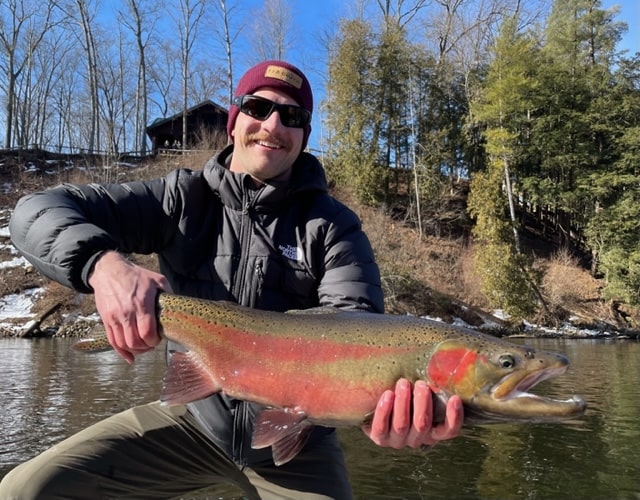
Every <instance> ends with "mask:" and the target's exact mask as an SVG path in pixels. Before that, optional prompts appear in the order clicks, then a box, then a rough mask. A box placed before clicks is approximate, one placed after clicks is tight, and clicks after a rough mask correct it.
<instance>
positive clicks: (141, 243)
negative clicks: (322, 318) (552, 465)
mask: <svg viewBox="0 0 640 500" xmlns="http://www.w3.org/2000/svg"><path fill="white" fill-rule="evenodd" d="M235 96H236V97H235V99H234V100H233V103H232V105H231V107H230V111H229V121H228V125H227V131H228V134H229V138H230V141H231V143H232V144H230V145H229V146H228V147H227V148H226V149H224V150H223V151H222V152H221V153H220V154H218V155H217V156H216V157H214V158H212V159H211V160H210V161H209V162H208V163H207V164H206V165H205V167H204V169H203V171H198V172H192V171H188V170H177V171H175V172H172V173H170V174H169V175H167V176H166V177H164V178H161V179H157V180H153V181H146V182H132V183H127V184H122V185H86V186H85V185H82V186H81V185H63V186H59V187H57V188H55V189H52V190H48V191H45V192H40V193H35V194H33V195H30V196H27V197H25V198H23V199H22V200H21V201H20V202H19V203H18V205H17V206H16V209H15V211H14V215H13V217H12V220H11V225H10V229H11V235H12V239H13V242H14V244H15V246H16V247H17V248H18V249H19V250H20V251H21V252H22V253H23V254H24V255H25V256H26V257H27V258H28V259H29V260H30V261H31V262H32V263H33V264H34V266H35V267H36V268H37V269H39V270H40V271H41V272H43V273H44V274H45V275H47V276H48V277H50V278H52V279H54V280H56V281H59V282H61V283H63V284H65V285H68V286H71V287H74V288H75V289H77V290H79V291H83V292H92V293H94V294H95V302H96V307H97V310H98V312H99V313H100V316H101V318H102V320H103V322H104V325H105V329H106V331H107V336H108V338H109V342H110V343H111V345H112V346H113V347H114V349H115V350H116V351H117V352H118V353H119V354H120V355H121V356H122V357H124V358H125V359H126V360H127V361H129V362H133V361H134V359H135V356H137V355H138V354H141V353H143V352H146V351H148V350H150V349H153V348H154V347H155V346H156V345H157V344H158V343H159V341H160V339H159V336H158V333H157V331H156V317H155V310H154V307H155V298H156V295H157V293H158V291H159V290H165V291H172V292H175V293H179V294H182V295H189V296H197V297H202V298H207V299H215V300H232V301H235V302H238V303H240V304H243V305H245V306H250V307H256V308H261V309H271V310H277V311H285V310H288V309H304V308H309V307H315V306H319V305H323V306H333V307H339V308H344V309H354V310H355V309H359V310H367V311H374V312H382V311H383V300H382V292H381V288H380V277H379V273H378V268H377V266H376V264H375V262H374V258H373V252H372V250H371V246H370V244H369V241H368V239H367V238H366V236H365V235H364V233H363V232H362V230H361V227H360V223H359V221H358V219H357V217H356V216H355V214H354V213H353V212H352V211H351V210H349V209H348V208H346V207H345V206H344V205H342V204H341V203H339V202H338V201H336V200H335V199H333V198H331V197H330V196H329V195H328V193H327V186H326V180H325V177H324V174H323V170H322V167H321V166H320V164H319V162H318V161H317V159H316V158H315V157H313V156H312V155H310V154H308V153H305V152H303V150H304V148H305V146H306V143H307V140H308V138H309V132H310V130H311V128H310V122H311V113H312V110H313V97H312V92H311V88H310V86H309V82H308V80H307V78H306V77H305V75H304V74H303V73H302V72H301V71H300V70H299V69H298V68H296V67H295V66H292V65H290V64H288V63H286V62H283V61H265V62H263V63H260V64H258V65H256V66H254V67H253V68H251V69H249V71H247V73H246V74H245V75H244V76H243V77H242V78H241V80H240V82H239V84H238V88H237V90H236V93H235ZM130 252H137V253H152V252H155V253H157V254H158V258H159V264H160V270H161V274H158V273H155V272H152V271H150V270H147V269H144V268H141V267H139V266H137V265H134V264H132V263H131V262H129V261H128V260H127V259H126V258H125V257H124V255H123V254H126V253H130ZM172 348H179V347H178V346H172ZM431 405H432V403H431V395H430V392H429V389H428V388H427V386H426V384H424V383H416V384H415V387H413V388H412V387H411V384H410V383H409V382H408V381H407V380H400V381H399V382H398V384H397V387H396V389H395V392H394V391H387V392H386V393H385V394H382V395H381V398H380V401H379V404H378V407H377V409H376V411H375V415H374V418H373V420H372V423H371V424H370V425H369V426H367V427H365V428H364V429H363V430H364V432H365V433H366V434H367V435H368V436H369V437H370V438H371V439H372V440H373V441H374V442H375V443H377V444H379V445H381V446H390V447H394V448H401V447H404V446H411V447H419V446H422V445H431V444H434V443H436V442H437V441H439V440H442V439H449V438H451V437H454V436H455V435H457V434H458V432H459V429H460V426H461V423H462V406H461V403H460V400H459V398H452V399H451V401H450V402H449V404H448V406H447V416H446V420H445V422H444V423H443V424H440V425H438V426H433V427H432V426H431V414H432V406H431ZM258 409H259V408H258V407H257V405H255V404H251V403H246V402H243V401H238V400H234V399H232V398H229V397H226V396H223V395H220V394H217V395H214V396H211V397H209V398H206V399H204V400H201V401H198V402H195V403H191V404H188V405H187V406H177V407H169V408H167V407H163V406H160V405H159V404H158V403H151V404H149V405H144V406H140V407H137V408H133V409H131V410H128V411H125V412H123V413H121V414H118V415H114V416H112V417H110V418H108V419H106V420H104V421H103V422H99V423H98V424H95V425H93V426H91V427H89V428H88V429H86V430H84V431H82V432H80V433H79V434H77V435H75V436H72V437H71V438H69V439H67V440H65V441H63V442H62V443H60V444H59V445H57V446H55V447H53V448H52V449H51V450H48V451H46V452H44V453H43V454H42V455H40V456H39V457H36V458H35V459H33V460H31V461H29V462H27V463H25V464H22V465H21V466H19V467H17V468H16V469H14V471H12V472H11V473H9V474H8V476H7V477H6V478H5V480H4V481H3V482H2V484H1V485H0V498H3V499H7V498H71V497H76V498H77V497H81V498H105V497H107V498H167V497H171V496H178V495H181V494H185V493H188V492H190V491H193V490H196V489H199V488H203V487H207V486H208V485H211V484H214V483H217V482H222V481H230V482H232V483H235V484H236V485H238V486H239V487H240V488H242V489H243V490H244V491H245V494H246V495H247V496H248V497H249V498H296V499H304V498H309V499H312V498H340V499H344V498H350V496H351V489H350V486H349V482H348V477H347V473H346V470H345V466H344V460H343V456H342V451H341V450H340V447H339V444H338V441H337V438H336V434H335V432H334V430H333V429H328V428H324V427H317V428H315V429H314V431H313V433H312V436H311V438H310V439H309V442H308V443H307V444H306V445H305V448H304V449H303V450H302V452H301V453H300V454H299V455H298V456H296V457H295V458H294V459H293V460H292V461H291V462H289V463H287V464H284V465H282V466H280V467H276V466H275V465H274V464H273V461H272V459H271V455H270V450H269V449H266V450H253V449H251V446H250V443H251V433H252V425H253V418H254V416H255V414H256V411H257V410H258Z"/></svg>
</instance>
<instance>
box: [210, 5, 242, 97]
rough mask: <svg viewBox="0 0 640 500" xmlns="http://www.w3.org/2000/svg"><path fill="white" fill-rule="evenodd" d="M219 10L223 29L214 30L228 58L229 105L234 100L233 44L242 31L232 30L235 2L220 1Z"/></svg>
mask: <svg viewBox="0 0 640 500" xmlns="http://www.w3.org/2000/svg"><path fill="white" fill-rule="evenodd" d="M216 5H217V10H218V11H219V14H220V19H221V21H222V28H221V29H214V32H215V33H216V36H217V37H218V38H219V40H220V42H221V43H222V45H223V47H224V53H225V56H226V65H227V96H228V99H227V103H228V104H231V99H233V57H232V49H233V44H234V43H235V41H236V39H237V38H238V35H239V34H240V31H241V30H240V29H237V30H234V29H233V28H232V18H233V17H234V12H235V10H236V5H233V2H229V1H227V0H218V2H217V4H216Z"/></svg>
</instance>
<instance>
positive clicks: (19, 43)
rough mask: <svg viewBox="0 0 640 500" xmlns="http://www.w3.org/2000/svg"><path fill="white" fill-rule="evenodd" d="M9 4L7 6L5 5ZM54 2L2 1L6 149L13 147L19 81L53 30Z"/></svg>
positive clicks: (0, 42)
mask: <svg viewBox="0 0 640 500" xmlns="http://www.w3.org/2000/svg"><path fill="white" fill-rule="evenodd" d="M5 4H6V5H5ZM53 6H54V3H53V2H50V1H49V2H46V3H45V5H44V6H43V4H42V2H33V3H31V2H29V1H27V0H20V1H19V0H8V1H7V2H0V9H1V10H0V55H1V56H2V59H1V60H0V69H1V70H2V71H3V72H4V74H5V75H6V87H5V93H6V107H7V121H6V129H5V147H7V148H8V147H11V146H12V139H13V129H12V127H13V124H14V111H15V105H16V81H17V78H18V77H19V76H20V74H21V73H22V71H24V69H25V68H26V67H27V66H28V65H29V64H30V61H31V58H32V55H33V53H34V52H35V51H36V49H37V48H38V45H39V44H40V42H42V39H43V38H44V36H45V34H46V33H47V31H48V30H49V29H50V28H51V17H52V11H53Z"/></svg>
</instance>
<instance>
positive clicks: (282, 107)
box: [231, 94, 311, 128]
mask: <svg viewBox="0 0 640 500" xmlns="http://www.w3.org/2000/svg"><path fill="white" fill-rule="evenodd" d="M231 103H232V104H235V105H236V106H238V108H240V111H241V112H242V113H244V114H245V115H248V116H250V117H251V118H255V119H256V120H260V121H261V122H262V121H264V120H266V119H267V118H269V117H270V116H271V113H273V112H274V111H277V112H278V115H280V123H282V124H283V125H284V126H285V127H292V128H305V127H306V126H307V125H309V123H311V112H310V111H307V110H306V109H304V108H301V107H300V106H293V105H291V104H278V103H277V102H273V101H270V100H269V99H265V98H264V97H260V96H257V95H249V94H245V95H241V96H238V97H235V98H234V99H233V101H231Z"/></svg>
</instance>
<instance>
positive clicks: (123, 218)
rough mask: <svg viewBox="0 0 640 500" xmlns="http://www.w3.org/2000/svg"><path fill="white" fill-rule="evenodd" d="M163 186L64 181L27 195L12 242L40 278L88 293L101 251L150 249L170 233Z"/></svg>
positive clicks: (18, 210) (16, 212) (15, 222)
mask: <svg viewBox="0 0 640 500" xmlns="http://www.w3.org/2000/svg"><path fill="white" fill-rule="evenodd" d="M167 184H168V182H167V179H158V180H155V181H150V182H131V183H125V184H104V185H103V184H87V185H72V184H63V185H60V186H58V187H56V188H53V189H49V190H46V191H41V192H37V193H33V194H30V195H27V196H25V197H23V198H22V199H20V200H19V201H18V203H17V205H16V207H15V209H14V212H13V215H12V217H11V221H10V224H9V230H10V234H11V240H12V242H13V244H14V245H15V247H16V248H17V249H18V250H19V251H20V253H22V255H24V257H25V258H26V259H27V260H28V261H29V262H31V263H32V264H33V266H34V267H35V268H36V269H37V270H38V271H40V272H41V273H43V274H44V275H45V276H47V277H48V278H50V279H52V280H55V281H57V282H59V283H62V284H63V285H66V286H69V287H72V288H74V289H76V290H78V291H81V292H85V293H89V292H91V291H92V290H91V288H90V287H89V285H88V283H87V279H88V274H89V272H90V270H91V267H92V265H93V262H94V261H95V259H96V258H97V257H98V256H99V255H100V254H101V253H102V252H104V251H107V250H118V251H121V252H124V253H130V252H137V253H151V252H154V251H156V250H157V249H158V248H160V247H161V246H162V245H163V243H164V242H165V241H167V239H169V238H170V237H171V234H170V231H171V228H172V227H173V225H172V224H169V221H170V219H171V217H170V215H169V213H168V211H167V207H166V206H163V200H165V203H164V204H165V205H167V203H166V197H167V191H168V187H167Z"/></svg>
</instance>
